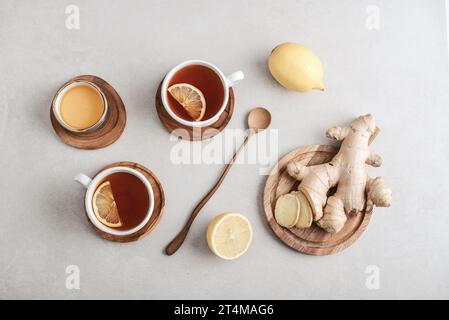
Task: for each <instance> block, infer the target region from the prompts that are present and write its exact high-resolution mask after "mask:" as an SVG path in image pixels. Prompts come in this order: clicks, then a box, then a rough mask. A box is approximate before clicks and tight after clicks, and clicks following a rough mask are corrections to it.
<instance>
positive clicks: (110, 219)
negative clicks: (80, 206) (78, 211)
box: [92, 181, 122, 228]
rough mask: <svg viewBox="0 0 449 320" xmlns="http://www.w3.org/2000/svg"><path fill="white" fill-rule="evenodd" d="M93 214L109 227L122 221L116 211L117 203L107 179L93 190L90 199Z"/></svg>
mask: <svg viewBox="0 0 449 320" xmlns="http://www.w3.org/2000/svg"><path fill="white" fill-rule="evenodd" d="M92 204H93V209H94V214H95V216H96V217H97V219H98V220H99V221H100V222H101V223H102V224H104V225H105V226H108V227H110V228H118V227H121V226H122V221H121V220H120V216H119V213H118V208H117V204H116V202H115V199H114V195H113V194H112V188H111V184H110V182H109V181H106V182H103V183H102V184H101V185H100V186H99V187H98V188H97V190H95V193H94V196H93V199H92Z"/></svg>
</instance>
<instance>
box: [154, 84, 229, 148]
mask: <svg viewBox="0 0 449 320" xmlns="http://www.w3.org/2000/svg"><path fill="white" fill-rule="evenodd" d="M161 86H162V82H161V84H159V88H158V89H157V93H156V99H155V100H156V101H155V102H156V110H157V114H158V116H159V119H160V120H161V122H162V124H163V125H164V127H165V128H166V129H167V130H168V132H170V133H173V134H175V135H176V136H178V137H179V138H182V139H185V140H191V141H198V140H207V139H210V138H212V137H214V136H215V135H217V134H218V133H220V132H221V131H223V129H224V128H226V126H227V125H228V123H229V121H230V120H231V117H232V113H233V112H234V90H232V88H230V89H229V101H228V105H227V106H226V109H225V111H224V112H223V113H222V114H221V116H220V118H218V120H217V121H215V122H214V123H213V124H211V125H210V126H207V127H203V128H193V127H189V126H185V125H183V124H181V123H179V122H177V121H176V120H174V119H173V118H172V117H170V115H169V114H168V113H167V111H166V110H165V108H164V105H163V104H162V99H161Z"/></svg>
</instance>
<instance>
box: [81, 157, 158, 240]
mask: <svg viewBox="0 0 449 320" xmlns="http://www.w3.org/2000/svg"><path fill="white" fill-rule="evenodd" d="M112 167H128V168H132V169H135V170H137V171H139V172H140V173H142V174H143V175H144V176H145V177H146V178H147V179H148V181H150V184H151V187H153V193H154V208H153V213H152V215H151V218H150V220H148V222H147V224H146V225H145V226H144V227H143V228H142V229H140V230H139V231H137V232H135V233H133V234H130V235H127V236H116V235H111V234H109V233H105V232H103V231H101V230H100V229H98V228H97V227H95V226H94V224H93V223H92V222H91V221H90V219H89V217H88V216H87V213H86V208H85V207H84V213H85V214H86V217H87V220H88V221H89V223H90V225H91V226H92V227H93V228H94V229H95V231H96V232H97V233H98V234H99V235H100V236H102V237H103V238H105V239H107V240H111V241H116V242H131V241H137V240H139V239H140V238H143V237H144V236H146V235H147V234H148V233H150V231H151V230H153V228H154V227H155V226H156V225H157V224H158V222H159V221H160V219H161V217H162V214H163V213H164V207H165V195H164V189H163V188H162V185H161V183H160V182H159V180H158V178H157V177H156V175H155V174H154V173H153V172H151V170H149V169H147V168H145V167H144V166H142V165H140V164H138V163H135V162H115V163H111V164H110V165H108V166H106V167H104V168H103V169H101V170H100V171H98V172H97V174H98V173H100V172H101V171H103V170H106V169H109V168H112ZM97 174H96V175H97Z"/></svg>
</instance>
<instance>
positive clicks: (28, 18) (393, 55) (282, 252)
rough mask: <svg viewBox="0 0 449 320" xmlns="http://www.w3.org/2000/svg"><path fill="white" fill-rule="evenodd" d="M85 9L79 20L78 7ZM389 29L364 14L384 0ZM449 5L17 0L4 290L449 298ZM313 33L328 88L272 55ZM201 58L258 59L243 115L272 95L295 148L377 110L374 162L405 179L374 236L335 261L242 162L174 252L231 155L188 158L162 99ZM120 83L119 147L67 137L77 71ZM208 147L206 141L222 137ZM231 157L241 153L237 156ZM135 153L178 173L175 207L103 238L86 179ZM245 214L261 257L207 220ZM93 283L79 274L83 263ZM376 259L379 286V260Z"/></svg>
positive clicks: (2, 242)
mask: <svg viewBox="0 0 449 320" xmlns="http://www.w3.org/2000/svg"><path fill="white" fill-rule="evenodd" d="M69 4H75V5H77V6H78V7H79V8H80V14H81V16H80V19H81V20H80V22H81V24H80V29H79V30H68V29H67V28H66V26H65V20H66V17H67V16H66V14H65V8H66V6H67V5H69ZM370 5H374V6H377V8H378V9H379V17H380V28H379V29H378V30H370V29H368V28H367V27H366V26H365V23H366V20H367V18H368V15H369V14H368V13H367V11H366V10H367V7H368V6H370ZM446 39H447V38H446V18H445V5H444V1H436V0H435V1H424V0H423V1H417V0H414V1H398V0H395V1H379V0H371V1H357V0H351V1H350V0H345V1H331V0H327V1H299V0H297V1H293V0H292V1H286V0H285V1H260V0H258V1H255V0H254V1H220V2H218V1H207V0H203V1H197V0H190V1H106V0H104V1H82V0H76V1H39V2H37V1H5V0H0V83H1V87H0V150H1V151H0V155H1V156H0V165H1V168H2V170H1V173H0V208H1V213H0V226H1V228H2V231H1V232H0V298H3V299H12V298H64V299H78V298H152V299H157V298H221V299H231V298H235V299H240V298H242V299H250V298H255V299H256V298H273V299H276V298H282V299H298V298H331V299H334V298H363V299H365V298H374V299H378V298H446V299H447V298H449V274H448V269H449V233H448V224H449V214H448V213H447V212H446V211H447V208H448V207H449V196H448V194H449V187H448V185H449V184H448V180H449V167H448V160H449V140H448V136H449V126H448V119H449V111H448V110H449V109H448V101H449V99H448V98H449V97H448V74H447V71H448V63H447V40H446ZM284 41H296V42H301V43H304V44H306V45H307V46H308V47H310V48H312V49H313V50H314V51H315V52H316V53H317V54H318V55H319V57H320V58H321V60H322V62H323V65H324V70H325V80H324V81H325V85H326V91H325V92H324V93H319V92H313V93H309V94H299V93H294V92H289V91H286V90H284V89H283V88H281V87H280V86H279V85H277V84H276V83H275V82H274V81H273V80H272V78H271V77H270V75H269V73H268V71H267V67H266V61H267V56H268V55H269V53H270V50H271V49H272V47H274V46H275V45H276V44H278V43H281V42H284ZM189 58H198V59H204V60H208V61H211V62H213V63H215V64H216V65H218V66H219V67H220V68H222V69H223V71H224V72H226V73H230V72H232V71H235V70H237V69H242V70H243V71H244V72H245V74H246V80H245V81H244V82H243V83H241V84H240V85H239V86H238V87H237V88H236V110H235V114H234V117H233V119H232V121H231V122H230V125H229V128H231V129H238V128H243V127H244V120H245V116H246V113H247V111H248V110H249V109H250V108H251V107H252V106H256V105H265V106H268V107H269V108H270V110H271V111H272V112H273V125H272V127H273V128H274V129H278V130H279V146H278V147H279V154H281V155H282V154H285V153H286V152H288V151H290V150H292V149H293V148H296V147H299V146H303V145H307V144H314V143H329V141H328V140H327V139H326V138H325V137H324V132H325V129H326V128H327V127H329V126H334V125H341V124H344V123H345V122H347V121H348V120H350V119H351V118H353V117H355V116H357V115H360V114H363V113H366V112H372V113H373V114H374V115H375V117H376V120H377V123H378V125H379V126H380V127H381V128H382V133H381V134H380V135H379V136H378V138H377V139H376V141H375V143H374V144H373V145H372V149H373V150H374V151H376V152H378V153H380V154H381V155H382V156H383V158H384V165H383V167H382V168H379V169H370V172H371V173H372V174H376V175H382V176H384V177H385V178H386V181H387V182H388V184H389V185H390V186H391V188H392V189H393V191H394V204H393V206H392V207H391V208H390V209H376V212H375V214H374V216H373V219H372V221H371V223H370V225H369V227H368V229H367V230H366V232H365V233H364V234H363V236H362V237H361V238H360V239H359V240H358V241H357V242H356V243H355V244H354V245H353V246H352V247H350V248H349V249H347V250H346V251H343V252H341V253H339V254H336V255H332V256H327V257H311V256H306V255H302V254H299V253H296V252H295V251H293V250H291V249H289V248H288V247H286V246H285V245H283V244H282V243H281V242H280V241H278V240H277V239H276V238H275V237H274V235H273V233H272V232H271V230H270V229H268V227H267V224H266V222H265V219H264V216H263V212H262V207H261V194H262V188H263V185H264V182H265V179H266V177H265V176H262V175H259V166H258V165H254V164H241V165H238V166H236V167H235V168H234V169H233V171H232V172H231V173H230V174H229V176H228V178H227V180H226V181H225V183H224V184H223V186H222V188H221V189H220V190H219V191H218V192H217V194H216V195H215V196H214V198H213V199H212V201H210V202H209V204H207V206H206V207H205V208H204V209H203V211H202V213H201V215H200V217H199V218H198V220H197V221H196V222H195V224H194V226H193V228H192V230H191V233H190V234H189V236H188V239H187V240H186V243H185V245H184V246H183V247H182V249H181V250H180V251H179V252H178V253H177V254H176V255H175V256H173V257H166V256H165V255H164V254H163V253H162V250H163V248H164V246H165V245H166V244H167V242H168V241H169V240H171V239H172V237H173V236H174V235H175V234H176V232H177V231H178V230H179V229H180V227H181V226H182V224H183V223H184V221H185V219H186V217H187V216H188V214H190V211H191V210H192V208H193V207H194V205H195V204H196V202H197V201H198V200H199V199H200V198H201V197H202V196H203V194H204V193H205V192H206V191H207V190H208V189H209V188H210V186H211V184H212V183H213V181H214V180H215V179H216V177H218V175H219V173H220V172H221V170H222V167H223V166H222V165H178V166H177V165H174V164H173V163H172V162H171V161H170V151H171V149H172V147H173V146H174V145H175V143H174V142H171V141H170V140H169V135H168V134H167V132H166V131H165V130H164V128H163V127H162V126H161V124H160V123H159V120H158V118H157V115H156V112H155V109H154V105H153V99H154V95H155V90H156V88H157V85H158V83H159V81H160V80H161V78H162V77H163V75H164V73H165V72H166V71H168V69H169V68H170V67H171V66H173V65H175V64H177V63H178V62H181V61H183V60H186V59H189ZM85 73H90V74H96V75H99V76H101V77H103V78H104V79H106V80H107V81H109V82H110V83H111V84H112V85H113V86H114V87H115V88H116V89H117V91H118V92H119V93H120V95H121V96H122V99H123V101H124V102H125V105H126V108H127V113H128V123H127V127H126V129H125V132H124V134H123V136H122V137H121V138H120V140H118V141H117V142H116V143H115V144H114V145H112V146H110V147H108V148H105V149H102V150H96V151H83V150H77V149H74V148H71V147H68V146H66V145H64V144H63V143H62V142H61V141H60V140H59V139H58V138H57V136H56V135H55V134H54V132H53V130H52V128H51V125H50V121H49V116H48V112H49V106H50V102H51V99H52V96H53V94H54V93H55V91H56V89H57V88H58V86H59V85H61V84H62V83H63V82H64V81H66V80H68V79H69V78H71V77H73V76H75V75H78V74H85ZM206 144H207V143H204V145H206ZM229 155H230V153H229ZM120 160H130V161H136V162H139V163H142V164H144V165H145V166H148V167H149V168H151V169H152V170H153V171H154V172H155V173H156V174H157V175H158V177H159V178H160V180H161V181H162V183H163V185H164V188H165V191H166V197H167V203H166V213H165V216H164V218H163V219H162V221H161V222H160V224H159V225H158V227H157V228H156V229H155V230H154V231H153V232H152V233H151V234H150V235H149V236H148V237H146V238H144V239H142V240H141V241H138V242H137V243H130V244H117V243H112V242H108V241H106V240H103V239H102V238H100V237H98V236H97V235H96V234H95V233H94V232H93V230H92V229H91V228H90V226H89V225H88V223H87V221H86V220H85V218H84V216H83V213H82V196H83V190H82V188H81V186H80V185H78V184H76V183H75V182H74V181H73V180H72V178H73V176H74V175H75V174H77V173H79V172H84V173H86V174H93V173H94V172H96V171H97V170H98V169H99V168H101V167H102V166H104V165H106V164H108V163H110V162H113V161H120ZM227 210H234V211H238V212H241V213H243V214H245V215H246V216H247V217H248V218H249V219H250V220H251V222H252V224H253V228H254V241H253V244H252V246H251V248H250V250H249V251H248V252H247V254H246V255H245V256H243V257H241V258H240V259H238V260H236V261H233V262H227V261H224V260H221V259H219V258H216V257H215V256H214V255H212V254H211V253H210V252H209V250H208V248H207V244H206V242H205V239H204V238H205V229H206V227H207V224H208V222H209V221H210V219H211V218H212V217H213V216H215V214H217V213H219V212H222V211H227ZM68 265H77V266H78V267H79V269H80V276H81V278H80V279H81V287H80V289H79V290H68V289H66V286H65V281H66V277H67V274H66V267H67V266H68ZM370 265H375V266H377V267H378V268H379V272H380V288H379V289H378V290H369V289H368V288H367V287H366V285H365V282H366V279H367V277H368V276H369V275H368V274H366V273H365V271H366V270H367V267H368V266H370Z"/></svg>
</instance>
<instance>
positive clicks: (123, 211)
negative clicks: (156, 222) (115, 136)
mask: <svg viewBox="0 0 449 320" xmlns="http://www.w3.org/2000/svg"><path fill="white" fill-rule="evenodd" d="M75 180H76V181H78V182H79V183H81V184H82V185H83V186H84V187H85V188H86V194H85V197H84V207H85V209H86V213H87V217H88V218H89V220H90V221H91V222H92V224H93V225H94V226H95V227H97V228H98V229H99V230H101V231H103V232H105V233H108V234H111V235H115V236H127V235H131V234H133V233H135V232H137V231H139V230H140V229H142V228H143V227H144V226H145V225H146V224H147V223H148V221H149V220H150V217H151V215H152V213H153V208H154V193H153V188H152V187H151V184H150V182H149V181H148V179H147V178H146V177H145V176H144V175H143V174H141V173H140V172H138V171H137V170H134V169H132V168H128V167H112V168H109V169H105V170H103V171H101V172H100V173H98V174H97V175H96V176H95V177H94V178H90V177H88V176H86V175H85V174H82V173H80V174H78V175H77V176H76V177H75Z"/></svg>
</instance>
